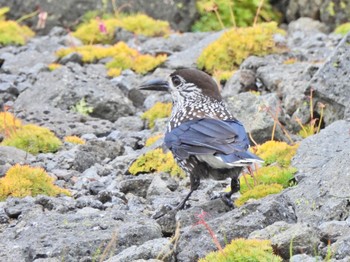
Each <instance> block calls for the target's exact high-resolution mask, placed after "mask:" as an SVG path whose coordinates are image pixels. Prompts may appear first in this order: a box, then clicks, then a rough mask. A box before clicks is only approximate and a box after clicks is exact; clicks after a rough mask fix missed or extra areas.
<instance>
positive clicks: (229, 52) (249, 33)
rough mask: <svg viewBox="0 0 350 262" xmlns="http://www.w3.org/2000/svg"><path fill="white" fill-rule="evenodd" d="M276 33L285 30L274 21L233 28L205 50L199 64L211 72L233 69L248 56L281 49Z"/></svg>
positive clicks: (261, 54) (281, 32)
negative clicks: (276, 39) (275, 40)
mask: <svg viewBox="0 0 350 262" xmlns="http://www.w3.org/2000/svg"><path fill="white" fill-rule="evenodd" d="M276 33H280V34H284V31H283V30H281V29H278V28H277V24H276V23H274V22H270V23H262V24H258V25H256V26H253V27H246V28H232V29H230V30H228V31H226V32H224V33H223V35H222V36H221V37H220V38H219V39H217V40H216V41H214V42H213V43H211V44H210V45H208V46H207V47H206V48H205V49H204V50H203V52H202V54H201V55H200V56H199V58H198V60H197V65H198V67H199V68H200V69H204V70H206V71H207V72H209V73H214V72H215V71H216V70H221V71H233V70H235V69H237V68H238V66H239V65H240V64H241V63H242V62H243V61H244V59H246V58H247V57H248V56H251V55H256V56H264V55H267V54H271V53H275V52H278V51H280V50H281V49H280V48H279V47H278V46H277V45H276V44H275V42H274V37H273V36H274V34H276Z"/></svg>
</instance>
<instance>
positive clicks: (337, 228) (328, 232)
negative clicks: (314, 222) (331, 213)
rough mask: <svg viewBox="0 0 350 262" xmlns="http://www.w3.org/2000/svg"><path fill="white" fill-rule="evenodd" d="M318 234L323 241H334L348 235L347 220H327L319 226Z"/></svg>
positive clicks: (349, 233) (349, 229)
mask: <svg viewBox="0 0 350 262" xmlns="http://www.w3.org/2000/svg"><path fill="white" fill-rule="evenodd" d="M319 235H320V239H321V241H322V242H323V243H325V244H328V241H330V242H331V243H334V242H336V241H337V240H338V239H339V238H341V237H343V236H348V235H350V227H349V223H348V222H347V221H329V222H324V223H322V224H321V225H320V226H319Z"/></svg>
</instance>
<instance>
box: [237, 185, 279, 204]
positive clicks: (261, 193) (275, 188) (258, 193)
mask: <svg viewBox="0 0 350 262" xmlns="http://www.w3.org/2000/svg"><path fill="white" fill-rule="evenodd" d="M282 190H283V186H282V185H280V184H270V185H263V184H262V185H257V186H255V187H254V188H253V189H249V190H247V191H246V192H244V193H243V194H242V195H241V196H240V197H239V198H238V199H237V200H236V201H235V205H236V206H238V207H240V206H242V205H243V204H244V203H245V202H247V201H248V200H249V199H260V198H263V197H266V196H268V195H271V194H277V193H279V192H281V191H282Z"/></svg>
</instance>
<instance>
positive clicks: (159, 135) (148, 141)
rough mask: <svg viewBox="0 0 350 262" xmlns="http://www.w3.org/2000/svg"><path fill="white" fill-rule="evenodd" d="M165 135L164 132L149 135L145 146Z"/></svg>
mask: <svg viewBox="0 0 350 262" xmlns="http://www.w3.org/2000/svg"><path fill="white" fill-rule="evenodd" d="M163 136H164V135H163V134H157V135H154V136H151V137H149V138H148V139H147V140H146V142H145V146H151V145H153V144H154V143H155V142H157V141H158V140H159V139H160V138H161V137H163Z"/></svg>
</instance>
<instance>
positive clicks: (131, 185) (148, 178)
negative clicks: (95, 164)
mask: <svg viewBox="0 0 350 262" xmlns="http://www.w3.org/2000/svg"><path fill="white" fill-rule="evenodd" d="M152 180H153V177H152V175H139V176H136V177H130V178H129V179H126V180H123V181H121V182H120V184H119V190H120V192H123V193H125V194H126V193H133V194H134V195H136V196H140V197H146V195H147V190H148V187H149V186H150V184H151V183H152Z"/></svg>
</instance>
